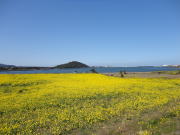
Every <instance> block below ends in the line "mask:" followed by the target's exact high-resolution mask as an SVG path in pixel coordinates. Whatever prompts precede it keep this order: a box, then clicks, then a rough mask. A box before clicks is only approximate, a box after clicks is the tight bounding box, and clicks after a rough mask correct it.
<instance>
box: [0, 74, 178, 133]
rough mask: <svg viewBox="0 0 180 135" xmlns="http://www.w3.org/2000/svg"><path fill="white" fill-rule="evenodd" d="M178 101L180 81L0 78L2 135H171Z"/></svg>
mask: <svg viewBox="0 0 180 135" xmlns="http://www.w3.org/2000/svg"><path fill="white" fill-rule="evenodd" d="M179 100H180V79H163V78H159V79H140V78H139V79H138V78H136V79H133V78H129V79H121V78H114V77H108V76H104V75H99V74H34V75H33V74H32V75H0V102H1V104H0V117H1V119H0V134H16V133H20V134H27V133H28V134H38V133H39V134H59V133H60V134H91V133H97V134H112V133H113V134H120V133H121V134H129V133H137V134H151V133H154V134H160V133H167V134H171V133H174V132H178V130H179V129H178V127H179V125H178V124H177V123H179V122H180V120H179V107H180V106H179ZM164 127H165V128H164ZM166 127H167V128H166Z"/></svg>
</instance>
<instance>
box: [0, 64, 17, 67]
mask: <svg viewBox="0 0 180 135" xmlns="http://www.w3.org/2000/svg"><path fill="white" fill-rule="evenodd" d="M0 67H16V66H14V65H6V64H0Z"/></svg>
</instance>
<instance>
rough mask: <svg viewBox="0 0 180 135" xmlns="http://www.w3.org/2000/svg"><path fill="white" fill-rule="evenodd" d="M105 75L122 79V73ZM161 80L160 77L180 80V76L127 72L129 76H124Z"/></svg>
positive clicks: (125, 76) (125, 75) (127, 76)
mask: <svg viewBox="0 0 180 135" xmlns="http://www.w3.org/2000/svg"><path fill="white" fill-rule="evenodd" d="M104 74H105V75H108V76H115V77H121V74H120V73H104ZM137 77H140V78H159V77H164V78H170V79H172V78H180V74H179V75H170V74H158V73H152V72H127V74H124V78H137Z"/></svg>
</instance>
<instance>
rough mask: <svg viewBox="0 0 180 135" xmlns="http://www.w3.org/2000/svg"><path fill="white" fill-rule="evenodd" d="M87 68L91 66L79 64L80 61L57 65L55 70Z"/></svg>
mask: <svg viewBox="0 0 180 135" xmlns="http://www.w3.org/2000/svg"><path fill="white" fill-rule="evenodd" d="M86 67H89V66H88V65H86V64H83V63H81V62H78V61H72V62H69V63H65V64H61V65H57V66H55V67H54V68H61V69H62V68H86Z"/></svg>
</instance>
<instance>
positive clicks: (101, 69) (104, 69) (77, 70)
mask: <svg viewBox="0 0 180 135" xmlns="http://www.w3.org/2000/svg"><path fill="white" fill-rule="evenodd" d="M91 69H93V68H70V69H48V70H28V71H0V74H34V73H87V72H90V70H91ZM94 69H95V70H96V71H97V72H99V73H110V72H111V73H114V72H120V71H126V72H152V71H172V70H180V68H172V67H96V68H94Z"/></svg>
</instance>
